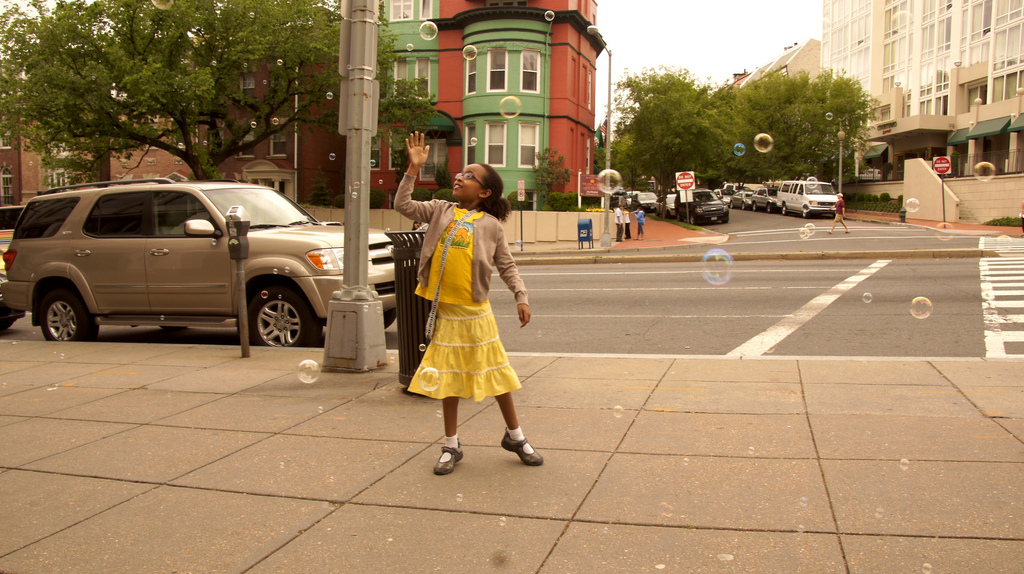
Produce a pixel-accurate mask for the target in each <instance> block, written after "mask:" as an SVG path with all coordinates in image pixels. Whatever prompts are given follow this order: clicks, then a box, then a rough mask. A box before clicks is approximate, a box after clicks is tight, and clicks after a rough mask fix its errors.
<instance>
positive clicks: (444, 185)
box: [434, 155, 452, 189]
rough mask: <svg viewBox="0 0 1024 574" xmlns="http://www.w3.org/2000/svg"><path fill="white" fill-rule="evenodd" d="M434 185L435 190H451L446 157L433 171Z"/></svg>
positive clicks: (450, 177) (450, 176) (450, 174)
mask: <svg viewBox="0 0 1024 574" xmlns="http://www.w3.org/2000/svg"><path fill="white" fill-rule="evenodd" d="M434 183H436V184H437V189H451V188H452V173H451V172H450V171H448V156H447V155H446V156H444V158H443V159H442V160H441V162H440V163H438V164H437V166H436V169H435V171H434Z"/></svg>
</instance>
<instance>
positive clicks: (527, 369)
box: [508, 352, 558, 379]
mask: <svg viewBox="0 0 1024 574" xmlns="http://www.w3.org/2000/svg"><path fill="white" fill-rule="evenodd" d="M556 360H558V359H557V357H543V356H542V357H538V356H536V355H516V354H515V353H511V352H510V353H508V362H509V363H510V364H511V365H512V368H513V369H515V371H516V374H517V375H519V378H520V379H525V378H527V377H532V376H533V375H536V374H537V372H538V371H540V370H541V369H543V368H545V367H547V366H548V365H550V364H551V363H553V362H555V361H556Z"/></svg>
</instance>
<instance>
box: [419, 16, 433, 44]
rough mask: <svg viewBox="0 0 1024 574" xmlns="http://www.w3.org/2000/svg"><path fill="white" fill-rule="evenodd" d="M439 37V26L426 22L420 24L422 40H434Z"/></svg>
mask: <svg viewBox="0 0 1024 574" xmlns="http://www.w3.org/2000/svg"><path fill="white" fill-rule="evenodd" d="M436 37H437V24H435V23H433V22H431V21H429V20H428V21H426V22H424V23H422V24H420V38H423V39H424V40H433V39H434V38H436Z"/></svg>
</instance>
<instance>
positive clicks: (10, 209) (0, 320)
mask: <svg viewBox="0 0 1024 574" xmlns="http://www.w3.org/2000/svg"><path fill="white" fill-rule="evenodd" d="M24 210H25V206H23V205H5V206H3V207H0V254H2V253H3V252H4V251H7V246H8V245H9V244H10V243H11V236H12V235H13V234H14V226H15V224H17V223H18V218H19V217H21V212H22V211H24ZM3 269H4V264H3V261H2V260H0V331H6V330H7V329H10V328H11V325H14V322H15V321H17V320H18V319H21V318H22V317H24V316H25V312H24V311H19V310H16V309H11V308H10V307H8V306H7V304H6V303H4V293H3V284H4V283H6V282H7V273H6V272H4V270H3Z"/></svg>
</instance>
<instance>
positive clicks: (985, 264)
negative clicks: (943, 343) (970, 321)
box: [978, 237, 1024, 358]
mask: <svg viewBox="0 0 1024 574" xmlns="http://www.w3.org/2000/svg"><path fill="white" fill-rule="evenodd" d="M980 245H981V247H982V248H985V249H994V250H995V251H996V253H999V254H1000V257H983V258H982V259H980V261H979V264H978V269H979V272H980V273H979V274H980V278H981V301H982V303H981V308H982V314H983V320H984V324H985V355H986V357H991V358H996V357H1024V352H1021V353H1010V352H1007V349H1006V345H1007V343H1024V314H1020V313H1019V312H1017V313H1014V312H1013V311H1017V310H1018V309H1024V300H1020V299H1019V298H1020V297H1022V296H1024V290H1022V289H1019V288H1020V287H1024V257H1014V256H1006V255H1005V254H1008V253H1013V254H1016V253H1018V252H1022V251H1024V241H1017V240H1014V239H1008V238H1001V239H993V238H990V237H983V238H981V241H980ZM1007 311H1009V312H1007Z"/></svg>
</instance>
